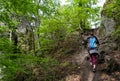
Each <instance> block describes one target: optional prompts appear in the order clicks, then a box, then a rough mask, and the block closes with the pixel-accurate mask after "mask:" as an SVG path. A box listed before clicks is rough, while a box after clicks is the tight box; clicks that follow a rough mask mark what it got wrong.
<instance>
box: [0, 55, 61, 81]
mask: <svg viewBox="0 0 120 81" xmlns="http://www.w3.org/2000/svg"><path fill="white" fill-rule="evenodd" d="M0 60H1V61H0V66H1V67H2V66H4V67H5V68H3V69H2V72H3V75H4V76H3V80H4V81H16V80H17V81H34V80H35V78H36V77H38V76H37V75H36V76H35V75H34V73H35V72H38V73H39V74H42V75H39V77H40V79H39V81H42V80H46V79H48V80H49V79H51V77H55V75H54V74H53V73H54V71H55V69H56V67H57V66H58V65H59V63H58V62H57V61H56V60H55V59H53V58H51V57H49V56H47V57H45V58H40V57H34V56H31V55H24V54H2V55H0ZM36 68H38V69H40V70H38V71H35V72H34V70H35V69H36ZM50 76H51V77H50ZM23 78H24V79H23Z"/></svg>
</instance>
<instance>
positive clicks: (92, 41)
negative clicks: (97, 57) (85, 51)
mask: <svg viewBox="0 0 120 81" xmlns="http://www.w3.org/2000/svg"><path fill="white" fill-rule="evenodd" d="M96 41H97V40H96V38H95V37H93V36H92V37H90V38H89V39H88V47H89V48H91V49H94V48H96V47H97V44H96Z"/></svg>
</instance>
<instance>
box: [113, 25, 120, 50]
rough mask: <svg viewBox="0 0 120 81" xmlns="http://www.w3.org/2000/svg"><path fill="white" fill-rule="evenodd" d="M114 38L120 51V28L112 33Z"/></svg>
mask: <svg viewBox="0 0 120 81" xmlns="http://www.w3.org/2000/svg"><path fill="white" fill-rule="evenodd" d="M112 36H113V38H114V39H115V42H116V43H117V46H118V49H119V50H120V26H118V27H117V28H116V30H115V31H114V32H113V33H112Z"/></svg>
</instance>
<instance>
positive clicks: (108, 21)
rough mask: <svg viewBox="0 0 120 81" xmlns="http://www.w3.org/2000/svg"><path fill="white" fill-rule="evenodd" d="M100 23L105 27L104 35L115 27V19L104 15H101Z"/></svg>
mask: <svg viewBox="0 0 120 81" xmlns="http://www.w3.org/2000/svg"><path fill="white" fill-rule="evenodd" d="M102 23H103V26H104V28H105V35H106V36H107V35H109V34H110V33H111V32H113V31H114V28H115V25H116V24H115V21H114V19H113V18H107V17H106V16H104V15H102Z"/></svg>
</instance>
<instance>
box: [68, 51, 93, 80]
mask: <svg viewBox="0 0 120 81" xmlns="http://www.w3.org/2000/svg"><path fill="white" fill-rule="evenodd" d="M87 56H88V52H87V50H84V51H82V52H81V53H79V54H76V55H74V56H73V58H72V62H73V63H77V64H78V65H79V67H78V68H81V70H82V74H81V75H75V76H77V77H72V76H73V75H71V76H69V77H67V78H69V80H68V79H67V80H66V81H95V79H94V78H95V73H93V72H92V71H91V70H90V66H89V61H87V60H86V57H87ZM76 78H78V79H76ZM93 79H94V80H93Z"/></svg>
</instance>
